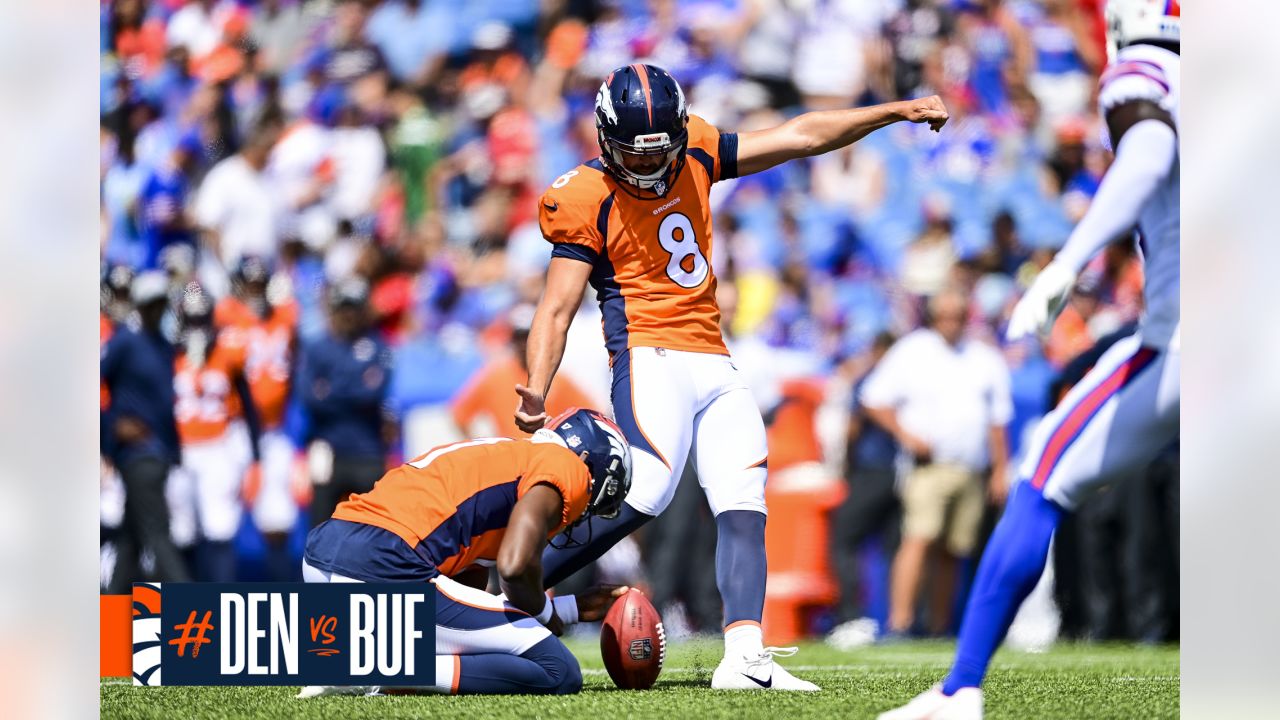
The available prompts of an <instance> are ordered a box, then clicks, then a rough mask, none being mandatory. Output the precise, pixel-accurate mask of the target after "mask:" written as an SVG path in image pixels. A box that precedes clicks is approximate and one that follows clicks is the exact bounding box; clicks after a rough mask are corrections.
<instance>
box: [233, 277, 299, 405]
mask: <svg viewBox="0 0 1280 720" xmlns="http://www.w3.org/2000/svg"><path fill="white" fill-rule="evenodd" d="M213 321H214V324H215V325H217V326H218V327H219V328H229V327H234V328H238V329H239V330H240V331H242V332H243V334H244V343H245V366H244V375H245V380H246V381H247V382H248V383H249V395H250V396H252V397H253V405H254V407H255V408H257V410H258V417H259V418H260V420H261V422H262V428H263V430H273V429H275V428H278V427H280V426H281V425H283V424H284V412H285V405H286V404H287V403H288V401H289V377H290V375H291V372H292V369H293V338H294V333H295V332H296V328H297V326H298V307H297V305H296V304H295V303H293V302H290V303H289V304H287V305H283V306H281V307H278V308H275V309H274V311H273V312H272V313H271V315H270V317H268V318H266V319H265V320H264V319H262V318H259V317H258V316H257V315H256V314H255V313H254V312H253V311H252V310H250V309H249V306H247V305H245V304H244V303H243V302H241V301H240V300H239V299H237V298H234V297H227V298H224V299H223V300H222V301H221V302H219V303H218V306H217V308H216V309H215V310H214V314H213Z"/></svg>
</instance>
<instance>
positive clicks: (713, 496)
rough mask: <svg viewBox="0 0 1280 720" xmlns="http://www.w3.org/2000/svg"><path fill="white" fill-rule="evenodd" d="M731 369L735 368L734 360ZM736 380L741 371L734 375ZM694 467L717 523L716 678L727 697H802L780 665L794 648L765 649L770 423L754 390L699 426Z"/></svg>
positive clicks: (728, 401)
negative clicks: (773, 693) (719, 657)
mask: <svg viewBox="0 0 1280 720" xmlns="http://www.w3.org/2000/svg"><path fill="white" fill-rule="evenodd" d="M725 364H726V365H728V363H727V360H726V361H725ZM734 373H735V374H736V371H734ZM693 442H694V464H695V466H696V468H697V471H698V481H699V482H700V483H701V484H702V488H703V490H704V491H705V492H706V495H707V503H708V504H709V505H710V506H711V512H712V513H713V514H714V515H715V517H716V585H717V587H719V589H720V599H721V600H722V601H723V602H724V623H725V629H724V651H725V654H724V660H723V661H721V663H720V665H719V666H718V667H717V668H716V671H715V673H714V674H713V675H712V677H711V687H712V688H715V689H720V690H760V689H770V690H803V691H814V690H817V689H818V686H817V685H814V684H813V683H810V682H806V681H804V680H801V679H799V678H797V677H795V676H793V675H792V674H791V673H789V672H787V671H786V670H785V669H783V668H782V667H781V666H779V665H778V664H777V663H775V662H774V661H773V658H774V656H775V655H776V656H778V657H787V656H789V655H791V654H793V653H794V652H795V648H766V647H764V639H763V635H762V633H761V629H760V619H761V617H762V616H763V614H764V593H765V582H766V579H767V575H768V563H767V559H766V557H765V548H764V526H765V514H766V509H765V504H764V483H765V478H766V476H767V474H768V470H767V469H766V468H767V466H768V459H767V457H766V453H767V445H766V443H765V432H764V421H763V420H761V418H760V410H759V408H757V407H756V404H755V400H753V399H752V397H751V393H750V391H748V390H747V389H746V388H745V387H738V388H736V389H731V390H729V391H728V392H725V393H724V394H722V395H720V396H718V397H716V398H715V399H714V400H712V401H711V402H710V403H709V404H708V405H707V406H706V407H705V408H703V410H702V411H701V412H699V413H698V415H697V417H696V418H695V419H694V424H693Z"/></svg>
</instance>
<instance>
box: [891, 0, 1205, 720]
mask: <svg viewBox="0 0 1280 720" xmlns="http://www.w3.org/2000/svg"><path fill="white" fill-rule="evenodd" d="M1180 16H1181V9H1180V8H1179V5H1178V2H1177V0H1109V2H1108V3H1107V8H1106V19H1107V47H1108V51H1109V60H1110V64H1109V66H1108V68H1107V70H1106V72H1104V73H1103V75H1102V80H1101V88H1100V90H1099V92H1098V103H1099V105H1100V106H1101V110H1102V114H1103V117H1104V118H1105V119H1106V121H1107V128H1108V131H1109V134H1110V139H1111V143H1112V146H1113V147H1114V148H1115V154H1116V157H1115V162H1114V163H1113V164H1112V165H1111V168H1110V169H1109V170H1108V171H1107V174H1106V177H1104V178H1103V180H1102V184H1101V186H1100V187H1099V188H1098V193H1097V195H1096V196H1095V197H1094V199H1093V204H1092V205H1091V206H1090V207H1089V211H1088V213H1087V214H1086V215H1085V217H1084V218H1083V219H1081V221H1080V224H1079V225H1077V226H1076V229H1075V231H1074V232H1073V233H1072V234H1071V237H1070V238H1069V239H1068V240H1067V243H1066V245H1065V246H1064V247H1063V248H1062V250H1061V251H1060V252H1059V253H1058V255H1057V256H1056V257H1055V258H1054V260H1053V262H1051V263H1050V264H1049V265H1048V266H1047V267H1045V269H1044V270H1042V271H1041V272H1040V275H1039V276H1038V277H1037V278H1036V280H1035V282H1034V283H1033V284H1032V286H1031V287H1030V288H1028V290H1027V293H1026V295H1025V296H1023V298H1022V300H1021V301H1020V302H1019V303H1018V305H1017V306H1016V307H1015V308H1014V311H1013V315H1012V316H1011V317H1010V320H1009V329H1008V335H1009V337H1010V338H1011V339H1016V338H1020V337H1023V336H1026V335H1031V334H1033V333H1035V332H1037V331H1040V332H1041V333H1042V334H1043V333H1047V331H1048V328H1049V327H1050V325H1051V323H1052V321H1053V319H1054V318H1055V316H1056V315H1057V313H1058V311H1059V310H1060V309H1061V308H1062V305H1063V304H1064V302H1065V301H1066V298H1067V297H1068V295H1069V294H1070V292H1071V289H1072V287H1073V286H1074V285H1075V281H1076V276H1077V274H1078V273H1079V272H1080V269H1081V268H1082V267H1084V265H1085V263H1086V262H1087V261H1088V260H1089V259H1090V258H1091V257H1093V255H1095V254H1096V253H1097V252H1098V251H1100V250H1102V249H1103V248H1104V247H1105V246H1106V245H1107V244H1108V243H1109V242H1110V241H1111V240H1112V239H1114V238H1116V237H1119V236H1121V235H1123V234H1124V233H1128V232H1130V231H1132V230H1133V228H1134V226H1135V225H1136V226H1137V228H1138V233H1139V236H1140V242H1141V248H1142V253H1143V257H1144V261H1145V267H1144V272H1145V276H1146V286H1145V288H1144V289H1143V295H1144V302H1145V306H1146V314H1145V315H1144V317H1143V318H1142V320H1141V322H1140V323H1139V326H1138V330H1137V332H1136V333H1135V334H1134V335H1132V336H1130V337H1128V338H1126V339H1124V340H1121V341H1119V342H1117V343H1116V344H1115V345H1113V346H1112V347H1111V348H1110V349H1109V350H1107V351H1106V352H1105V353H1103V355H1102V356H1101V358H1099V360H1098V362H1097V364H1096V365H1094V367H1093V369H1092V370H1090V371H1089V373H1088V374H1087V375H1085V377H1084V379H1082V380H1081V381H1080V383H1078V384H1077V385H1076V386H1075V387H1074V388H1072V390H1071V391H1070V392H1069V393H1067V395H1066V396H1065V397H1064V398H1063V399H1062V402H1060V403H1059V404H1058V406H1057V407H1056V408H1055V409H1054V410H1053V411H1052V412H1050V413H1049V414H1048V415H1046V416H1045V418H1044V419H1043V420H1042V421H1041V422H1040V424H1039V425H1038V426H1037V427H1036V429H1035V432H1034V434H1033V436H1032V441H1031V446H1030V449H1029V451H1028V453H1027V455H1026V458H1025V460H1024V462H1023V465H1022V468H1021V472H1020V473H1019V477H1020V479H1021V480H1023V481H1024V482H1022V483H1020V484H1019V485H1018V486H1017V488H1016V489H1015V490H1014V493H1013V495H1012V497H1011V499H1010V501H1009V504H1008V507H1007V509H1006V510H1005V513H1004V517H1003V518H1001V520H1000V524H999V525H998V526H997V527H996V530H995V533H994V534H993V535H992V537H991V541H990V543H989V544H988V545H987V548H986V551H985V552H984V553H983V556H982V561H981V563H980V564H979V565H978V574H977V578H976V579H975V581H974V586H973V591H972V592H971V594H970V595H969V602H968V606H967V607H966V608H965V614H964V621H963V623H962V624H961V626H960V640H959V646H958V647H957V649H956V659H955V663H954V664H953V665H952V666H951V673H950V674H949V675H948V676H947V678H946V679H945V680H944V681H943V682H942V683H941V684H940V685H937V686H934V687H933V688H932V689H930V690H929V691H927V692H925V693H924V694H922V695H920V696H919V697H917V698H916V699H915V700H913V701H912V702H911V703H910V704H908V705H906V706H904V707H902V708H899V709H897V710H894V711H891V712H888V713H885V714H883V715H881V716H880V717H881V718H882V719H883V720H911V719H913V718H921V719H923V718H951V719H965V720H967V719H970V718H981V717H982V690H981V685H982V680H983V677H984V676H985V675H986V672H987V666H988V664H989V663H990V661H991V656H992V654H994V653H995V651H996V647H997V646H998V645H999V644H1000V641H1001V640H1002V639H1003V638H1004V636H1005V633H1006V632H1007V631H1008V629H1009V624H1010V623H1011V622H1012V621H1013V618H1014V615H1015V614H1016V613H1017V611H1018V607H1019V606H1020V605H1021V604H1022V601H1023V600H1024V599H1025V598H1026V597H1027V595H1028V594H1029V593H1030V592H1031V590H1032V589H1033V588H1034V587H1035V585H1036V582H1037V581H1038V580H1039V579H1040V575H1041V573H1042V572H1043V571H1044V566H1045V559H1046V557H1047V555H1048V551H1049V540H1050V538H1051V537H1052V536H1053V531H1054V529H1055V528H1057V526H1058V522H1059V521H1060V519H1061V518H1062V515H1063V513H1064V512H1069V511H1071V510H1073V509H1075V508H1076V507H1077V506H1078V505H1079V504H1080V503H1081V501H1083V500H1084V499H1085V498H1087V497H1088V496H1089V494H1090V493H1092V492H1094V491H1096V490H1097V489H1098V488H1099V487H1101V486H1103V485H1106V484H1108V483H1110V482H1112V481H1115V480H1118V479H1121V478H1124V477H1126V476H1129V475H1132V474H1134V473H1141V472H1144V471H1145V469H1146V467H1147V465H1149V464H1150V463H1151V461H1152V460H1153V459H1154V458H1155V457H1156V455H1157V454H1158V453H1159V452H1160V451H1161V450H1163V449H1164V448H1165V447H1167V446H1168V445H1169V443H1170V442H1172V441H1173V440H1174V439H1175V438H1176V437H1177V434H1178V410H1179V406H1180V398H1181V392H1180V389H1179V384H1178V372H1179V369H1180V367H1181V351H1180V338H1179V336H1180V320H1181V310H1180V307H1179V298H1178V290H1179V285H1180V274H1179V269H1178V263H1179V243H1180V240H1181V225H1180V211H1181V206H1180V204H1179V198H1178V193H1179V188H1180V185H1181V183H1180V179H1179V178H1180V168H1179V160H1178V107H1179V88H1180V84H1181V83H1180V72H1181V65H1180V60H1179V37H1180V30H1181V17H1180Z"/></svg>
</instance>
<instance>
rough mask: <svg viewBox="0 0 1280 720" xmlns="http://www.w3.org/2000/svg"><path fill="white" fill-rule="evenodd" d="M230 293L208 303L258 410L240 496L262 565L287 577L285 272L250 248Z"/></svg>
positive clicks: (289, 369) (289, 356) (290, 303)
mask: <svg viewBox="0 0 1280 720" xmlns="http://www.w3.org/2000/svg"><path fill="white" fill-rule="evenodd" d="M231 287H232V291H233V294H232V295H228V296H226V297H224V298H223V299H222V300H220V301H219V302H218V304H217V307H216V308H215V309H214V315H213V318H214V325H215V326H216V327H217V328H218V329H219V332H234V333H236V334H238V335H239V336H241V337H243V340H244V352H245V357H244V376H245V380H246V381H247V382H248V384H249V394H250V395H251V396H252V397H253V405H254V408H255V409H256V410H257V413H258V421H259V424H260V435H259V438H258V448H259V452H260V453H261V458H262V459H261V462H260V463H253V464H252V465H251V466H250V468H249V472H248V474H247V476H246V478H245V484H244V488H243V497H244V501H245V503H246V504H247V505H248V506H249V507H250V509H251V513H252V516H253V522H254V524H255V525H256V526H257V527H258V530H260V531H262V534H263V538H264V539H265V540H266V544H267V567H268V570H269V572H270V575H271V579H273V580H280V581H285V580H293V579H295V578H296V576H297V573H296V567H295V566H294V563H293V561H291V559H290V558H289V551H288V536H289V531H291V530H292V529H293V527H294V525H295V524H297V521H298V514H299V503H298V500H297V499H296V498H295V496H294V493H293V491H292V483H291V478H292V476H293V472H294V465H295V462H294V458H295V456H296V455H297V452H296V449H295V448H294V445H293V442H292V441H291V440H290V439H289V436H288V435H287V434H286V433H285V431H284V416H285V405H286V403H287V402H288V398H289V379H290V378H291V377H292V375H293V362H294V349H295V344H296V332H297V325H298V308H297V304H296V303H295V302H294V300H293V298H292V294H291V293H290V292H289V289H288V281H287V279H286V278H285V277H284V276H282V275H280V276H275V277H272V276H271V273H270V270H269V268H268V267H267V264H266V263H265V262H264V261H263V260H261V259H259V258H257V257H253V256H248V257H245V258H243V259H241V260H240V262H239V263H238V264H237V266H236V268H235V270H234V271H233V273H232V278H231Z"/></svg>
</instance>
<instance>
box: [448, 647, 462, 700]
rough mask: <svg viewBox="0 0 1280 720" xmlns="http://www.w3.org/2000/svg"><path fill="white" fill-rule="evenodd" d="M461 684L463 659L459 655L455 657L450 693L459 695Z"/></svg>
mask: <svg viewBox="0 0 1280 720" xmlns="http://www.w3.org/2000/svg"><path fill="white" fill-rule="evenodd" d="M461 682H462V657H461V656H459V655H454V656H453V684H452V685H451V686H450V688H449V692H450V693H452V694H454V695H457V694H458V684H459V683H461Z"/></svg>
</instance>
